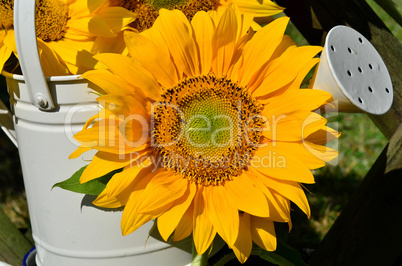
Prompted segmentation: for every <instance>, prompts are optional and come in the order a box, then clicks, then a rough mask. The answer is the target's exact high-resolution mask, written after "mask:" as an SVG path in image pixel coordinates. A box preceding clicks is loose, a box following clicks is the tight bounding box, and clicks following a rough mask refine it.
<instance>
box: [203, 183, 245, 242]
mask: <svg viewBox="0 0 402 266" xmlns="http://www.w3.org/2000/svg"><path fill="white" fill-rule="evenodd" d="M204 197H205V203H206V206H207V211H208V214H209V218H210V220H211V222H212V224H213V226H214V228H215V229H216V231H217V232H218V234H219V235H220V236H221V237H222V239H223V240H225V242H226V243H227V244H228V246H229V248H232V246H233V244H234V243H235V241H236V238H237V234H238V228H239V213H238V210H237V209H236V208H235V207H233V206H232V205H231V204H230V203H229V201H228V199H227V198H226V191H225V188H224V187H222V186H210V187H205V188H204Z"/></svg>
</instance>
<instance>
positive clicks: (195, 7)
mask: <svg viewBox="0 0 402 266" xmlns="http://www.w3.org/2000/svg"><path fill="white" fill-rule="evenodd" d="M231 3H234V4H236V5H237V6H238V7H239V10H240V12H241V13H247V14H252V15H253V16H254V17H258V18H268V17H270V16H272V15H275V14H278V13H280V12H282V11H283V10H284V8H282V7H280V6H278V5H277V4H275V3H273V2H271V1H270V0H136V1H130V0H111V5H112V6H121V7H124V8H126V9H128V10H131V11H132V12H134V13H135V14H136V17H137V18H136V20H135V21H134V22H132V23H131V25H130V26H131V27H133V28H135V29H137V30H138V31H140V32H141V31H143V30H146V29H149V28H150V27H151V26H152V25H153V23H154V21H155V19H156V18H157V17H158V15H159V10H160V9H161V8H164V9H169V10H173V9H178V10H180V11H182V12H183V13H184V15H186V17H187V19H188V20H191V19H192V18H193V16H194V15H195V14H196V13H197V12H198V11H217V12H218V13H223V12H224V10H225V8H226V7H227V6H228V5H229V4H231ZM264 21H265V22H267V20H262V22H264ZM253 27H258V25H257V24H253Z"/></svg>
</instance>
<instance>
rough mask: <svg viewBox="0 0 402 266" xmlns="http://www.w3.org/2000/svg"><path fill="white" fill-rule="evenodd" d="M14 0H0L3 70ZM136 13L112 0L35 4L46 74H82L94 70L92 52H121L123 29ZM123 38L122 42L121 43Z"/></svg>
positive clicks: (10, 47)
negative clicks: (111, 1) (116, 4)
mask: <svg viewBox="0 0 402 266" xmlns="http://www.w3.org/2000/svg"><path fill="white" fill-rule="evenodd" d="M13 5H14V1H13V0H3V1H1V2H0V73H1V71H2V70H3V67H4V64H5V63H6V61H7V60H8V59H9V58H10V56H11V55H12V54H14V55H15V56H16V57H18V54H17V48H16V44H15V38H14V30H13V27H14V23H13ZM134 19H135V15H134V14H133V13H132V12H130V11H128V10H126V9H124V8H121V7H110V6H109V0H41V1H38V2H37V6H36V33H37V41H38V48H39V55H40V60H41V64H42V67H43V70H44V73H45V75H46V76H55V75H67V74H77V73H83V72H84V71H85V70H89V69H93V65H92V64H93V61H91V60H90V58H91V57H90V53H98V52H117V53H118V52H121V51H122V50H123V49H124V42H122V40H123V39H122V38H119V36H122V32H121V31H122V30H123V29H124V28H125V27H126V25H128V24H129V23H131V22H132V21H134ZM118 40H120V43H119V42H118Z"/></svg>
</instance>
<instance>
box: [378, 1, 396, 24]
mask: <svg viewBox="0 0 402 266" xmlns="http://www.w3.org/2000/svg"><path fill="white" fill-rule="evenodd" d="M374 1H375V2H376V3H377V4H378V5H379V6H381V7H382V9H384V11H385V12H387V13H388V15H390V16H391V17H392V18H393V19H394V20H395V21H396V22H397V23H398V24H399V25H400V26H402V16H401V13H399V11H398V5H397V4H396V3H394V2H393V1H392V0H374Z"/></svg>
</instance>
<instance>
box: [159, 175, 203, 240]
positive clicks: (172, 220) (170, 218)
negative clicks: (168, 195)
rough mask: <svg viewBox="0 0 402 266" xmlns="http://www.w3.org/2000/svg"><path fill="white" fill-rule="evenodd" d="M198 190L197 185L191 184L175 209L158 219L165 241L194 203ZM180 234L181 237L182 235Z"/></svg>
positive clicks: (175, 205) (176, 202)
mask: <svg viewBox="0 0 402 266" xmlns="http://www.w3.org/2000/svg"><path fill="white" fill-rule="evenodd" d="M196 190H197V188H196V185H195V184H193V183H191V184H189V186H188V189H187V191H186V193H184V195H183V196H182V197H181V198H179V199H177V200H176V201H175V202H174V204H173V207H172V208H171V209H170V210H168V211H167V212H165V213H164V214H162V215H161V216H159V217H158V223H157V224H158V230H159V233H160V234H161V236H162V238H163V239H164V240H165V241H167V240H168V238H169V236H170V235H171V234H172V232H173V231H174V229H175V228H176V227H177V225H178V224H179V222H180V220H182V218H183V215H184V214H185V212H186V211H187V209H188V208H189V206H190V204H191V203H192V202H193V199H194V196H195V193H196ZM191 228H192V227H191ZM178 234H179V235H180V233H178Z"/></svg>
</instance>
